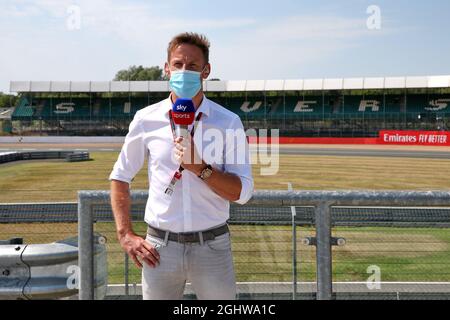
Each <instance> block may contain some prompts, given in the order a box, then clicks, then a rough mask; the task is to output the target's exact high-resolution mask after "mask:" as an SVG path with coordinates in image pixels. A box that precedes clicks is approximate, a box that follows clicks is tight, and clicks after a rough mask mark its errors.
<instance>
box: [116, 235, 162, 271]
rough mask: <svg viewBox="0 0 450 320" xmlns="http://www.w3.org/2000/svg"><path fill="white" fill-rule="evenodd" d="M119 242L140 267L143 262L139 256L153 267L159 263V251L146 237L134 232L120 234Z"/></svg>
mask: <svg viewBox="0 0 450 320" xmlns="http://www.w3.org/2000/svg"><path fill="white" fill-rule="evenodd" d="M119 242H120V245H121V246H122V248H123V250H124V251H125V252H126V253H127V254H128V255H129V256H130V257H131V259H132V260H133V261H134V263H135V264H136V266H137V267H138V268H139V269H141V268H142V263H141V261H139V259H138V258H140V259H141V260H142V261H143V262H145V263H147V264H148V265H149V266H150V267H152V268H154V267H156V266H157V265H159V253H158V251H157V250H156V249H155V248H154V247H153V246H152V245H151V244H150V243H148V242H147V241H145V239H143V238H141V237H139V236H138V235H136V234H134V233H133V232H128V233H126V234H125V235H122V236H119Z"/></svg>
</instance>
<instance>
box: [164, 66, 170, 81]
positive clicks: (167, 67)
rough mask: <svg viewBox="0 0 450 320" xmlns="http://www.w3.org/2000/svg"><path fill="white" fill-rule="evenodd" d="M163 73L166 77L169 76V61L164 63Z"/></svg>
mask: <svg viewBox="0 0 450 320" xmlns="http://www.w3.org/2000/svg"><path fill="white" fill-rule="evenodd" d="M164 75H165V76H166V77H167V78H170V68H169V63H167V62H166V63H164Z"/></svg>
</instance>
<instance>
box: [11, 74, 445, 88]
mask: <svg viewBox="0 0 450 320" xmlns="http://www.w3.org/2000/svg"><path fill="white" fill-rule="evenodd" d="M448 87H450V75H446V76H420V77H418V76H414V77H377V78H331V79H328V78H327V79H298V80H228V81H204V83H203V88H204V91H207V92H208V91H209V92H224V91H233V92H236V91H302V90H348V89H351V90H358V89H405V88H448ZM168 91H169V84H168V82H167V81H11V82H10V92H168Z"/></svg>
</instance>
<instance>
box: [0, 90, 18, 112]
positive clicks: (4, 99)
mask: <svg viewBox="0 0 450 320" xmlns="http://www.w3.org/2000/svg"><path fill="white" fill-rule="evenodd" d="M16 101H17V96H14V95H11V94H4V93H2V92H0V108H10V107H14V106H15V105H16Z"/></svg>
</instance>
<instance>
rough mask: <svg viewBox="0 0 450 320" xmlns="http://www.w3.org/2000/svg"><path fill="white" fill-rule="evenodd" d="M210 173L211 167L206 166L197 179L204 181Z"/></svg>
mask: <svg viewBox="0 0 450 320" xmlns="http://www.w3.org/2000/svg"><path fill="white" fill-rule="evenodd" d="M212 172H213V171H212V167H211V165H209V164H207V165H206V168H205V169H203V170H202V172H201V173H200V175H199V176H198V177H199V178H200V179H202V180H206V179H208V178H209V177H210V176H211V174H212Z"/></svg>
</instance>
